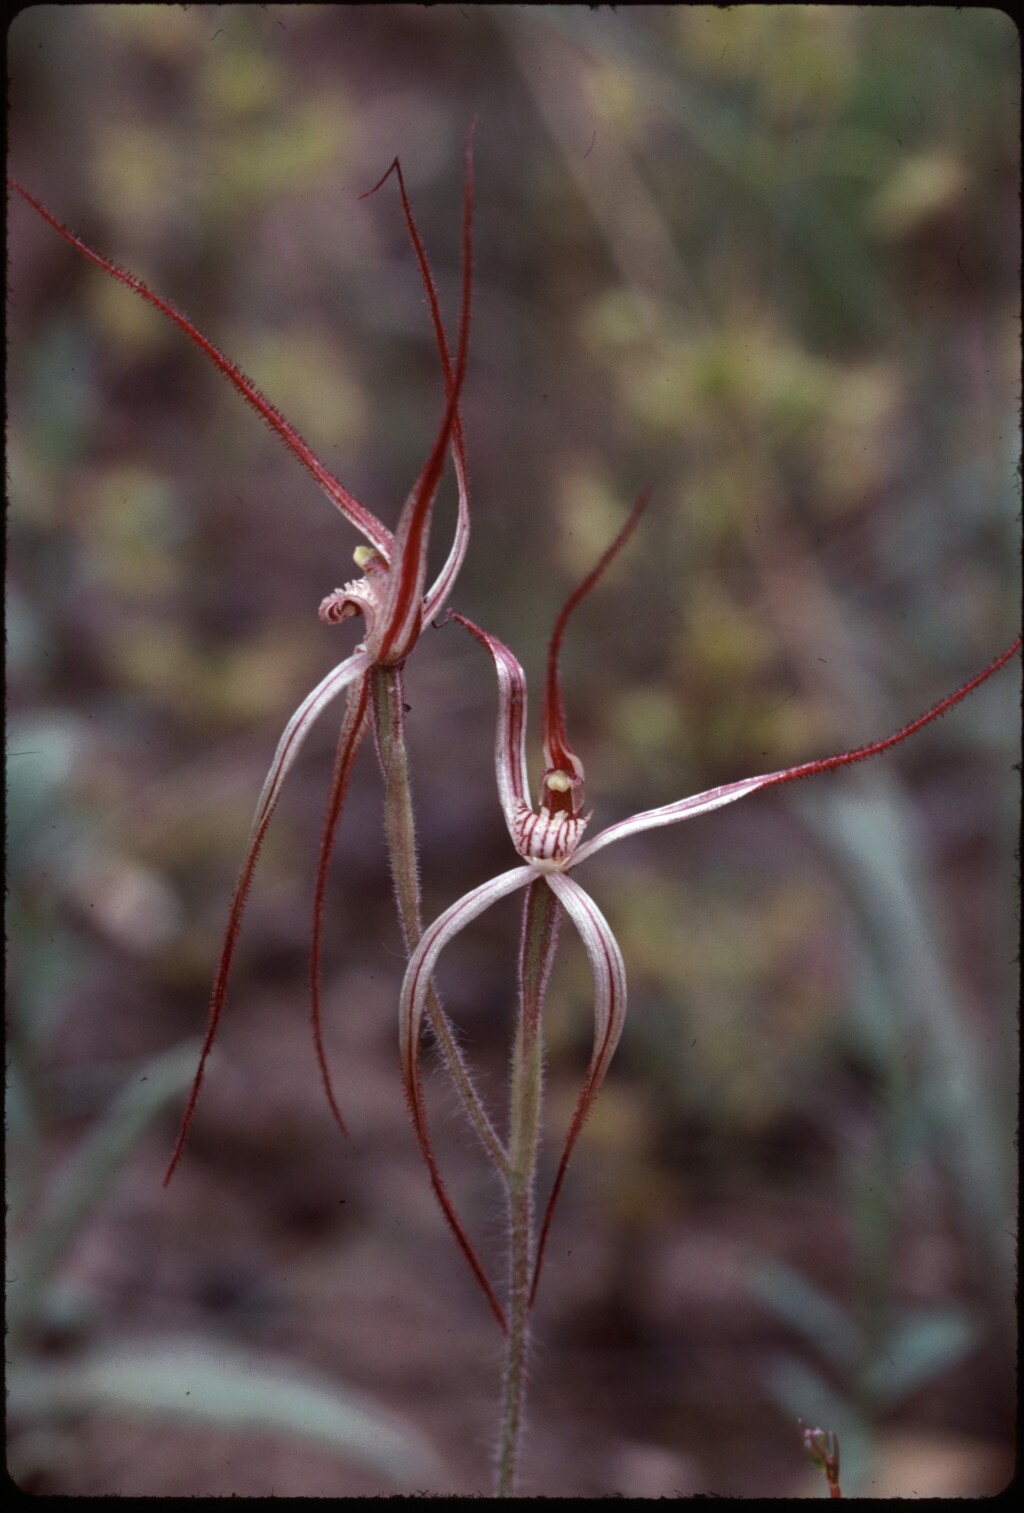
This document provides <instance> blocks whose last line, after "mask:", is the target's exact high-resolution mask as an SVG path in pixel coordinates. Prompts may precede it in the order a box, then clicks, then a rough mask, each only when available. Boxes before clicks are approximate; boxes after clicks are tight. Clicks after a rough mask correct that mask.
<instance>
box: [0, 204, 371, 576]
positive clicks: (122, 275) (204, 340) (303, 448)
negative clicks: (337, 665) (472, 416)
mask: <svg viewBox="0 0 1024 1513" xmlns="http://www.w3.org/2000/svg"><path fill="white" fill-rule="evenodd" d="M7 182H8V184H9V185H10V187H11V188H12V189H14V190H16V191H17V193H18V194H20V195H21V197H22V199H23V200H25V202H26V203H27V204H29V205H31V206H32V209H33V210H35V211H36V212H37V213H38V214H39V215H41V216H42V218H43V220H44V221H46V222H48V224H49V225H51V226H52V227H53V229H54V231H56V232H57V233H58V235H60V236H62V237H63V238H64V240H65V241H66V242H68V243H69V244H70V245H71V246H72V247H75V248H77V249H78V251H79V252H81V253H83V255H84V256H85V257H87V258H88V259H89V261H90V262H92V263H95V264H96V266H97V267H98V268H102V269H103V271H104V272H105V273H109V274H110V276H111V278H115V279H117V281H118V283H120V284H124V286H125V287H126V288H127V289H131V290H132V291H133V292H134V293H135V294H137V295H139V296H140V298H142V299H144V300H146V302H147V303H148V304H150V305H152V306H153V307H154V309H156V310H159V311H160V312H161V314H162V315H166V316H167V318H168V320H172V321H173V322H174V324H175V325H176V326H177V327H178V328H179V330H181V331H184V333H185V335H186V336H187V337H188V338H189V340H190V341H191V342H193V343H194V344H195V345H196V346H197V347H198V348H199V350H200V351H201V352H203V353H204V354H205V355H206V356H207V357H208V358H209V359H210V361H211V362H212V363H213V364H214V366H215V367H216V368H218V369H219V370H220V372H221V373H223V374H224V376H225V378H227V379H228V380H229V381H230V382H231V383H232V384H234V386H235V388H236V389H237V390H238V392H239V394H241V396H242V398H243V399H245V400H246V401H247V402H248V403H249V404H250V405H252V407H253V409H254V410H255V411H256V412H257V414H258V415H260V416H261V417H262V418H263V419H264V420H265V421H266V423H267V425H268V426H270V428H271V430H272V431H274V432H276V434H277V435H278V436H279V437H280V438H281V440H282V441H283V442H284V444H285V446H286V447H288V449H289V451H291V452H292V453H293V454H294V455H295V456H296V457H297V458H298V459H299V461H300V462H301V463H302V466H303V467H304V468H306V469H307V471H308V472H310V473H311V474H312V475H313V477H314V478H315V479H316V481H317V483H318V484H319V485H320V487H321V488H322V489H323V491H324V493H325V494H326V495H327V497H328V499H329V500H330V501H331V503H332V504H333V505H335V506H336V507H337V508H338V509H339V510H340V511H341V513H342V514H343V515H344V516H345V518H346V520H349V521H351V523H352V524H353V525H354V526H355V527H356V529H357V530H359V531H361V532H362V533H363V535H364V536H365V537H366V539H367V541H369V542H370V544H371V546H375V547H376V548H377V550H378V551H379V552H381V553H382V555H383V556H384V557H385V558H387V557H389V556H390V553H391V532H390V531H389V530H387V528H386V527H385V526H383V525H382V524H381V522H380V521H379V520H378V519H377V517H376V516H375V515H373V514H372V513H371V512H370V511H369V510H368V509H366V507H365V506H364V505H362V504H360V503H359V501H358V499H355V498H354V497H353V496H352V495H351V494H350V493H349V491H348V489H346V488H345V486H344V484H342V483H340V482H339V480H338V479H337V478H335V476H334V474H333V473H332V472H330V471H329V469H328V468H325V467H324V465H323V463H322V462H321V461H320V459H319V458H318V457H317V456H316V454H315V453H314V451H313V449H312V448H311V447H310V446H309V444H308V443H307V442H305V441H303V439H302V437H301V436H300V435H299V433H298V431H296V429H295V427H294V426H293V425H290V424H289V422H288V421H287V420H285V418H284V416H283V415H282V414H281V412H280V410H278V409H277V408H276V406H274V405H272V404H271V403H270V400H269V399H267V397H266V396H265V395H264V394H261V393H260V391H259V389H258V388H257V387H256V385H255V384H254V383H253V381H252V379H251V378H249V377H247V376H246V374H244V373H243V372H242V370H241V368H239V367H238V366H237V365H236V364H235V363H233V362H232V361H231V359H230V358H228V357H225V355H224V353H223V352H221V350H220V348H219V347H216V346H214V344H213V342H212V341H210V340H209V338H208V337H205V336H204V335H203V333H202V332H201V331H200V330H198V329H197V327H196V326H194V325H193V324H192V322H191V321H190V320H189V318H188V316H187V315H183V314H182V312H181V311H180V310H178V309H176V308H175V307H174V305H172V304H171V302H170V300H166V299H163V298H162V297H161V296H160V295H159V294H155V293H154V292H153V290H152V289H150V288H149V287H148V285H146V284H144V283H143V282H142V280H141V279H140V278H136V277H135V275H134V274H132V273H128V272H126V271H125V269H123V268H119V267H118V266H117V264H116V263H112V262H110V261H109V260H108V259H107V258H105V257H101V256H100V254H99V253H98V252H94V251H93V250H92V248H91V247H89V246H87V244H86V243H85V242H83V241H82V239H81V237H78V236H76V235H75V233H74V232H73V231H70V230H69V229H68V228H67V226H65V225H64V224H63V223H62V222H61V221H58V219H57V217H56V216H54V215H51V214H50V212H49V211H48V210H47V209H46V207H45V205H42V204H40V202H39V201H38V200H37V199H36V198H35V197H34V195H31V194H29V192H28V190H27V189H24V188H23V187H22V186H21V184H19V183H18V182H17V181H16V180H15V179H11V178H9V179H8V180H7Z"/></svg>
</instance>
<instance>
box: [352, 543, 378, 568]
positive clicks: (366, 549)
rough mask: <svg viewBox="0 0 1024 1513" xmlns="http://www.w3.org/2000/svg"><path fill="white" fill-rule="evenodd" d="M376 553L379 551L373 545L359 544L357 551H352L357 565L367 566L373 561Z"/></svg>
mask: <svg viewBox="0 0 1024 1513" xmlns="http://www.w3.org/2000/svg"><path fill="white" fill-rule="evenodd" d="M376 555H377V553H376V552H375V551H374V549H373V547H372V546H365V545H361V546H357V547H356V549H355V551H354V552H353V553H352V559H353V561H354V562H355V565H356V567H365V566H366V564H367V563H368V562H372V561H373V559H374V557H376Z"/></svg>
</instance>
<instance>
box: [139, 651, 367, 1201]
mask: <svg viewBox="0 0 1024 1513" xmlns="http://www.w3.org/2000/svg"><path fill="white" fill-rule="evenodd" d="M369 666H370V658H369V656H368V655H367V653H366V652H361V651H357V652H355V653H354V654H353V655H352V656H351V657H347V658H346V660H345V661H344V662H341V663H339V664H338V666H337V667H335V668H333V669H332V670H331V671H330V672H329V673H328V674H327V676H326V678H324V679H323V681H322V682H320V683H318V684H317V686H316V687H315V688H314V689H313V691H312V692H311V693H308V694H307V695H306V697H305V698H304V699H303V701H302V703H301V704H300V705H299V707H298V709H297V710H296V711H295V713H294V714H293V715H292V717H291V719H290V720H289V721H288V723H287V725H286V726H285V728H284V732H283V734H282V736H281V739H280V741H279V742H278V745H277V751H276V752H275V753H274V760H273V762H272V763H271V765H270V771H269V772H268V773H267V777H266V781H265V782H264V784H263V791H262V793H261V794H260V797H259V802H258V803H257V805H256V812H255V814H254V815H253V821H252V826H251V827H250V830H249V839H248V841H247V843H246V848H245V858H244V860H243V862H242V870H241V872H240V873H239V876H238V881H237V883H236V884H235V891H234V893H233V895H232V898H231V907H230V910H229V912H228V923H227V929H226V931H225V935H224V944H223V946H222V948H221V955H220V961H219V963H218V965H217V973H216V976H215V978H214V983H213V993H212V995H211V999H210V1015H209V1020H208V1021H207V1028H206V1038H205V1040H204V1041H203V1048H202V1051H201V1053H200V1057H199V1066H198V1069H197V1071H196V1075H195V1081H194V1082H193V1084H192V1091H191V1093H190V1095H189V1100H188V1105H187V1107H186V1109H185V1116H184V1118H183V1119H182V1122H181V1130H180V1131H179V1134H178V1139H177V1142H176V1144H175V1147H174V1153H173V1155H172V1156H171V1160H170V1163H169V1165H168V1167H167V1171H166V1172H165V1174H164V1186H165V1187H166V1186H167V1184H168V1182H169V1181H170V1180H171V1178H172V1177H173V1175H174V1172H175V1169H176V1167H177V1165H178V1162H179V1161H180V1159H181V1153H182V1151H183V1150H184V1148H185V1140H186V1138H187V1136H188V1131H189V1126H190V1125H191V1123H192V1116H193V1114H194V1113H195V1108H196V1102H197V1100H198V1098H199V1090H200V1088H201V1087H202V1084H203V1074H204V1072H205V1071H206V1062H207V1058H208V1057H209V1054H210V1051H211V1049H212V1048H213V1042H214V1038H215V1037H216V1034H217V1026H218V1024H219V1023H220V1016H221V1011H222V1009H223V1007H224V999H225V997H226V995H227V988H228V980H229V978H230V976H231V967H232V964H233V962H234V957H235V947H236V945H237V944H238V932H239V930H240V928H241V925H242V916H243V914H244V913H245V906H246V903H247V901H248V897H249V889H250V887H251V886H252V879H253V874H254V872H255V870H256V863H257V861H258V859H259V854H260V847H261V846H262V845H263V838H264V836H265V835H266V833H267V826H268V825H269V824H270V819H271V815H272V814H273V812H274V809H275V807H276V805H277V801H278V799H279V798H280V796H281V789H282V787H283V785H284V780H285V778H286V777H287V776H288V773H289V772H290V770H291V768H292V766H293V764H294V762H295V759H296V757H297V756H298V754H299V752H300V750H301V749H302V744H303V742H304V741H305V739H306V736H307V735H308V734H309V731H310V729H311V727H312V725H313V723H314V721H315V720H316V719H317V717H318V716H319V715H320V714H322V713H323V711H324V709H326V707H327V705H328V704H330V703H331V701H332V700H333V699H336V698H337V697H338V695H339V694H340V693H343V692H344V690H345V689H346V688H348V687H349V686H350V684H352V683H354V682H355V680H356V679H357V678H360V677H362V676H363V675H364V674H365V673H366V671H367V669H368V668H369Z"/></svg>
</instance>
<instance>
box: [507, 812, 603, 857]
mask: <svg viewBox="0 0 1024 1513" xmlns="http://www.w3.org/2000/svg"><path fill="white" fill-rule="evenodd" d="M586 823H587V822H586V819H585V818H584V817H583V816H582V815H576V816H574V815H571V814H557V813H556V814H552V813H551V812H550V810H548V809H542V810H541V811H540V813H539V814H537V813H535V812H534V810H532V809H531V808H530V806H529V805H528V804H520V805H519V806H518V808H517V809H516V814H515V821H514V824H513V829H512V839H513V841H514V843H515V847H516V850H517V851H518V852H519V855H520V856H522V857H525V858H526V859H527V860H528V861H537V862H564V861H566V860H567V859H568V858H569V857H570V856H572V854H573V852H574V851H575V850H576V847H577V846H578V845H579V840H580V836H581V835H582V834H583V827H584V826H585V825H586Z"/></svg>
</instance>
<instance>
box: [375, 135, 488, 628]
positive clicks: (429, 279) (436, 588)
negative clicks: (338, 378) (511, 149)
mask: <svg viewBox="0 0 1024 1513" xmlns="http://www.w3.org/2000/svg"><path fill="white" fill-rule="evenodd" d="M475 126H476V122H475V121H474V122H473V124H472V125H471V126H470V128H469V131H468V133H467V135H466V149H465V158H466V177H465V191H464V196H463V204H464V214H463V233H462V235H463V241H462V265H463V269H464V270H465V269H468V270H470V275H471V274H472V265H473V264H472V246H471V244H470V241H469V238H468V236H467V229H468V227H469V225H470V224H471V221H470V218H471V215H472V206H473V155H472V141H473V132H474V129H475ZM392 174H394V175H395V177H396V179H397V181H398V192H399V194H400V196H401V200H402V210H403V213H404V215H405V223H406V226H407V228H408V231H409V238H410V240H411V242H412V245H413V249H414V251H415V253H416V261H417V262H418V263H419V268H420V276H421V278H422V280H423V287H424V289H425V290H426V294H427V303H428V304H429V306H430V316H431V320H432V321H433V325H434V335H435V338H436V341H437V350H438V354H439V356H440V358H441V367H442V369H443V370H444V381H445V394H446V396H447V397H449V398H450V397H451V394H452V392H453V390H454V388H455V376H454V373H453V372H452V365H451V359H450V357H449V355H448V342H447V338H446V336H445V331H444V325H443V323H442V320H441V302H440V300H439V299H438V295H437V287H436V285H435V283H434V276H433V273H432V272H431V269H430V263H429V261H428V259H427V253H426V248H425V247H424V245H423V238H422V237H421V236H420V233H419V227H418V226H417V225H416V218H415V216H414V215H413V213H412V204H411V202H410V200H409V195H408V193H407V191H406V187H405V176H404V175H403V173H402V164H401V162H400V160H399V159H398V158H395V159H394V161H393V162H392V164H391V166H390V167H389V168H388V170H387V172H386V173H385V174H383V175H382V177H381V178H380V179H379V180H378V181H377V183H376V184H375V185H374V186H373V188H372V189H369V190H367V192H366V194H362V195H360V196H359V198H360V199H363V200H364V199H368V198H369V197H370V195H372V194H376V193H377V190H378V189H380V187H381V186H382V185H383V184H384V183H386V182H387V180H388V179H389V178H390V177H391V175H392ZM451 445H452V459H453V461H454V463H455V477H456V480H457V483H458V489H459V513H458V519H457V522H456V526H455V540H454V541H453V543H452V548H451V551H450V552H449V554H448V558H447V561H446V562H445V564H444V566H443V567H442V569H441V571H440V573H439V574H438V576H437V579H436V581H435V582H434V584H433V586H432V588H431V589H430V591H429V592H428V594H427V596H426V600H425V602H424V606H423V618H424V619H425V620H432V619H433V618H434V616H435V615H436V614H438V612H439V611H440V610H441V609H443V607H444V605H445V603H446V602H447V599H448V595H449V594H450V593H451V590H452V585H453V584H454V582H455V580H456V578H457V577H458V575H459V572H460V569H461V567H462V563H463V560H464V558H465V555H466V548H467V546H468V545H469V482H468V479H467V475H466V453H465V446H464V443H463V437H462V420H461V418H460V416H459V412H458V410H456V412H455V418H454V420H453V422H452V438H451Z"/></svg>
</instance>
